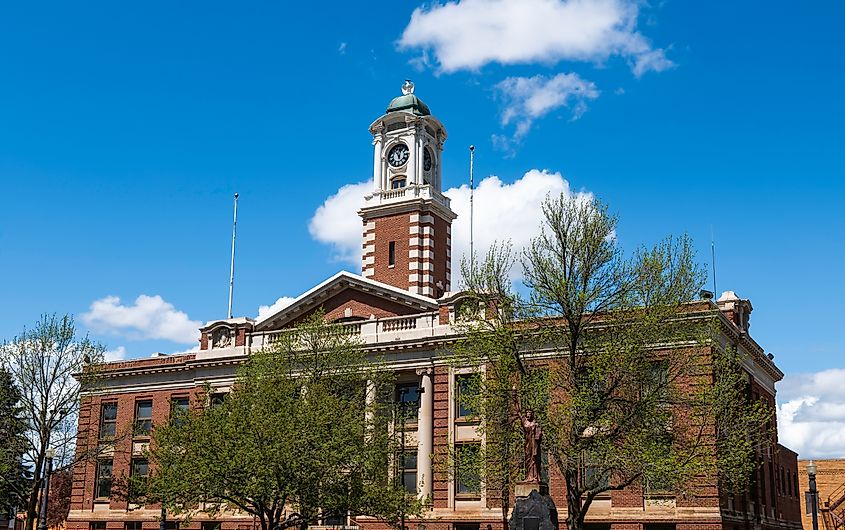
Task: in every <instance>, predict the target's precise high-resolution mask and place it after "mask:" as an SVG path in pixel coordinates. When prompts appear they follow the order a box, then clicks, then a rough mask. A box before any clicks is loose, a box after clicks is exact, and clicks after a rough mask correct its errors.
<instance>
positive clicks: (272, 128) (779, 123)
mask: <svg viewBox="0 0 845 530" xmlns="http://www.w3.org/2000/svg"><path fill="white" fill-rule="evenodd" d="M705 7H706V8H705ZM517 15H519V16H517ZM532 17H533V18H532ZM843 17H845V6H843V4H842V3H840V2H834V1H828V2H813V3H791V2H790V3H787V2H756V1H755V2H711V3H708V4H707V5H706V6H704V5H700V4H694V3H690V2H681V1H678V0H670V1H666V2H654V3H652V4H651V5H647V4H645V3H639V2H634V1H633V0H600V1H595V2H589V1H580V2H579V1H576V0H569V1H567V2H562V1H561V2H559V1H556V0H530V1H529V0H524V1H523V2H503V1H500V2H488V1H484V0H469V1H467V0H464V1H463V2H462V3H460V4H449V5H448V6H446V7H444V6H443V5H441V4H417V3H415V2H395V1H393V2H367V3H366V4H361V3H353V2H342V3H331V2H329V3H326V2H323V3H320V4H319V5H318V6H316V7H310V6H309V5H307V4H293V3H280V2H272V3H271V2H266V3H254V2H249V3H244V2H239V3H224V2H179V3H173V2H147V3H144V4H143V5H141V4H138V5H131V4H126V3H113V2H111V3H107V2H101V3H97V2H89V3H83V4H79V3H75V4H67V3H59V2H55V3H51V2H44V3H39V4H37V5H35V4H32V3H7V4H4V5H3V6H0V79H2V82H0V181H2V184H3V191H4V192H5V200H4V204H3V207H2V208H0V277H2V278H3V288H2V293H3V295H2V300H3V302H4V303H3V304H0V313H1V314H0V317H2V318H0V338H11V337H12V336H13V335H14V334H16V333H17V332H19V331H20V330H21V329H22V328H23V327H24V326H27V325H31V324H32V323H34V322H35V321H36V320H37V318H38V316H39V315H40V314H41V313H43V312H58V313H73V314H75V315H77V317H78V318H79V319H80V325H81V326H82V327H83V328H86V327H87V328H89V329H90V332H91V334H92V335H93V336H94V337H96V338H97V339H99V340H101V341H103V342H104V343H105V344H107V345H108V347H109V348H110V349H111V350H115V351H119V352H120V353H121V354H122V355H124V356H127V357H135V356H146V355H149V354H150V353H151V352H152V351H164V352H173V351H179V350H185V349H190V348H191V347H193V344H192V343H191V342H190V341H191V335H190V332H187V333H186V332H185V329H191V326H192V325H193V324H192V323H193V322H195V321H206V320H211V319H216V318H222V317H225V311H226V302H227V289H228V273H229V252H230V248H229V244H230V237H231V233H230V230H231V206H232V205H231V201H232V194H233V193H234V192H235V191H237V192H239V193H240V195H241V202H240V211H239V233H238V259H237V278H236V288H235V304H234V306H235V313H236V314H241V315H247V316H255V315H256V314H257V313H258V309H259V306H261V305H270V304H272V303H273V302H275V301H276V300H277V299H278V298H280V297H284V296H296V295H298V294H299V293H301V292H303V291H305V290H307V289H308V288H309V287H311V286H313V285H314V284H316V283H318V282H320V281H322V280H323V279H325V278H327V277H329V276H331V275H332V274H333V273H334V272H336V271H337V270H338V269H341V268H344V269H347V270H352V271H353V272H357V270H358V269H357V267H356V266H355V264H354V263H350V262H349V260H348V258H349V248H350V247H349V245H350V242H349V241H350V236H349V228H348V227H346V228H345V232H344V227H345V225H347V224H348V223H346V221H345V220H348V219H349V215H350V213H349V210H350V208H351V207H350V204H352V203H353V202H355V200H357V199H356V197H357V196H356V195H355V194H356V193H359V192H360V191H361V190H362V189H363V188H362V187H360V186H359V187H354V186H353V187H350V188H347V189H346V194H347V196H346V197H345V198H344V196H343V194H341V195H340V196H338V195H336V194H338V190H339V189H341V187H342V186H344V185H354V184H357V183H360V182H362V181H366V180H367V178H368V177H369V175H371V171H372V170H371V164H372V152H371V145H370V141H371V138H370V135H369V133H368V132H367V127H368V125H369V124H370V123H371V122H372V121H373V120H374V119H375V118H377V117H378V116H379V115H380V114H381V113H382V112H383V110H384V108H385V106H386V105H387V103H388V102H389V101H390V99H391V98H392V97H394V96H396V95H398V94H399V87H400V85H401V83H402V81H403V80H404V79H405V78H411V79H413V80H414V82H415V83H416V86H417V94H418V95H419V96H420V97H421V98H422V99H424V100H425V102H426V103H427V104H428V105H429V106H430V107H431V109H432V111H433V112H434V114H435V115H437V116H438V117H439V118H440V119H441V120H442V121H443V122H444V124H445V126H446V128H447V129H448V131H449V135H450V136H449V139H448V141H447V142H446V146H445V160H444V172H443V174H444V181H445V182H444V188H447V189H449V188H457V187H459V186H461V185H462V184H465V182H466V180H467V154H468V153H467V146H468V145H469V144H475V145H476V175H477V177H478V179H479V180H481V179H482V178H483V177H485V176H488V175H496V176H497V179H491V180H488V181H487V182H486V185H487V186H488V190H489V194H488V195H482V194H480V195H479V196H478V197H477V198H478V199H479V200H481V201H484V200H487V204H486V206H485V205H484V204H483V203H482V204H479V203H476V204H477V205H478V207H479V208H480V209H481V210H484V209H485V208H486V209H487V211H488V212H493V211H494V210H495V208H494V207H495V205H496V204H498V203H499V201H500V200H501V198H502V197H510V198H514V197H516V198H522V197H526V199H525V201H524V202H525V204H523V206H522V207H521V208H520V205H519V204H515V205H513V207H514V208H515V209H516V210H515V211H514V212H513V213H512V214H509V215H508V216H506V217H509V218H512V219H514V223H515V224H518V222H523V225H524V226H521V228H519V230H521V232H519V233H515V234H514V237H515V238H516V239H517V240H519V238H523V239H524V238H526V237H528V235H529V234H528V233H527V232H526V230H529V231H530V228H529V229H525V226H528V227H532V226H534V224H533V220H534V217H532V216H535V215H536V212H535V211H534V210H536V208H532V207H530V206H531V205H532V204H534V203H532V202H531V200H536V198H537V197H539V196H541V195H542V194H543V193H544V191H545V190H547V189H552V190H554V191H560V190H568V191H571V192H583V193H592V194H595V195H596V196H598V197H600V198H601V199H603V200H604V201H606V202H608V203H609V204H610V206H611V208H612V210H614V211H615V212H616V213H618V215H619V217H620V227H619V230H618V234H619V239H620V242H621V243H622V244H623V245H624V246H625V247H626V248H633V247H635V246H637V245H639V244H650V243H653V242H655V241H657V240H658V239H660V238H661V237H663V236H664V235H666V234H670V233H681V232H688V233H689V234H690V235H691V236H692V237H693V238H694V240H695V241H696V243H697V247H698V248H699V256H700V258H701V260H702V261H703V262H709V254H710V234H711V227H712V230H713V233H714V234H715V238H716V251H717V282H718V290H719V291H722V290H727V289H731V290H734V291H736V292H737V293H738V294H739V295H740V296H742V297H747V298H750V299H751V300H752V302H753V304H754V314H753V316H752V328H751V332H752V335H753V336H754V337H755V338H756V340H757V341H758V342H759V343H760V344H761V345H762V346H763V347H764V348H765V349H766V350H767V351H771V352H773V353H774V354H775V356H776V361H777V363H778V365H779V366H780V367H781V368H782V369H783V370H784V372H786V373H787V374H788V377H787V381H785V382H784V384H783V385H782V390H781V393H782V395H783V396H784V403H786V402H787V401H788V402H789V403H791V404H792V406H794V408H795V410H796V411H797V412H789V411H787V412H789V413H790V414H793V415H794V418H793V419H794V420H795V423H796V424H797V423H799V422H800V420H801V418H802V416H801V414H803V413H806V414H805V416H806V418H805V419H806V422H805V423H806V425H805V426H804V427H805V428H806V429H805V431H802V432H803V434H801V435H800V437H799V435H798V434H796V435H795V436H796V438H794V440H797V441H794V443H795V444H805V445H806V447H808V448H815V449H809V450H816V452H817V454H834V453H836V454H838V453H837V451H838V452H839V453H842V454H839V456H845V412H842V410H845V395H843V394H842V390H841V389H837V388H836V387H837V386H841V385H828V386H830V387H831V388H830V389H829V394H824V395H823V392H822V391H821V390H808V388H810V389H812V388H816V387H819V385H812V384H810V385H809V387H808V386H807V384H808V383H807V381H810V382H812V381H814V380H815V379H813V378H817V377H822V378H823V377H825V376H829V375H830V374H838V373H839V372H837V371H836V370H838V369H843V368H845V361H843V360H842V359H843V354H845V326H842V325H841V315H842V311H841V309H840V307H841V303H842V302H841V301H842V300H843V299H845V287H843V282H842V281H841V276H840V274H839V273H840V270H841V267H842V263H843V262H845V250H843V236H842V233H843V228H845V226H844V225H845V222H843V219H845V216H843V212H842V203H843V200H844V199H845V161H843V145H844V144H845V97H843V94H845V53H843V52H845V37H843V35H842V32H841V27H840V24H839V22H840V21H841V20H842V19H843ZM517 20H528V21H531V20H533V21H534V24H536V27H534V26H531V25H530V24H529V27H528V28H527V29H526V26H525V25H524V24H523V26H522V27H519V26H518V25H517V26H514V24H515V22H514V21H517ZM607 21H610V22H607ZM508 24H510V25H511V27H508ZM602 24H604V25H602ZM491 28H498V29H496V30H491ZM503 28H504V29H503ZM497 32H499V33H497ZM532 170H535V171H533V173H532ZM544 186H545V187H544ZM464 191H465V190H464ZM460 193H461V192H460V190H456V191H455V194H456V195H460ZM350 194H351V195H352V199H354V200H351V199H350V198H349V195H350ZM333 196H334V199H330V198H332V197H333ZM485 197H486V199H485ZM327 200H328V202H326V201H327ZM456 202H460V201H459V200H457V199H456ZM515 202H519V201H515ZM324 203H325V204H326V208H325V209H324V211H325V212H327V217H326V218H325V219H324V220H323V221H322V222H323V223H324V224H325V226H319V224H320V223H319V222H312V218H314V215H315V212H316V211H317V209H318V208H319V207H320V206H321V205H323V204H324ZM526 204H527V205H528V206H525V205H526ZM353 206H354V205H353ZM344 208H345V210H344ZM353 213H354V212H353ZM329 214H330V215H329ZM335 214H337V216H336V217H333V216H334V215H335ZM481 215H482V218H483V215H484V214H483V213H482V214H481ZM489 215H491V216H493V214H492V213H489ZM353 217H354V216H353ZM499 217H501V216H499ZM492 218H493V217H491V219H492ZM353 222H354V219H353ZM499 222H501V221H499ZM315 223H316V224H315ZM357 229H358V226H357V225H355V227H354V230H353V232H355V231H357ZM507 230H508V227H498V226H494V227H493V229H491V232H493V233H495V234H496V235H497V236H500V235H501V234H502V233H503V232H507ZM514 230H516V229H514ZM491 237H493V236H491ZM327 243H328V244H327ZM352 244H354V241H353V243H352ZM344 245H345V246H344ZM344 257H345V258H347V259H346V260H344ZM142 295H145V296H146V298H142V299H141V300H140V301H138V300H137V299H138V297H139V296H142ZM118 299H119V300H118ZM92 304H93V306H92ZM86 314H88V315H89V317H88V318H87V319H86V318H85V315H86ZM92 314H95V315H96V317H97V318H94V317H91V315H92ZM85 322H88V326H86V324H85ZM186 335H187V337H188V338H187V339H186V338H185V337H186ZM172 339H176V340H172ZM121 348H122V349H121ZM842 375H845V372H842ZM790 376H791V377H792V379H790ZM802 378H803V379H802ZM834 379H835V378H834ZM799 383H800V384H799ZM821 386H824V385H821ZM825 388H827V387H825ZM814 392H815V393H814ZM837 392H838V394H837ZM834 394H835V395H834ZM811 398H816V400H817V402H818V403H819V404H823V403H828V404H832V405H831V406H833V407H834V408H833V409H831V410H840V412H838V413H835V412H830V413H827V414H826V415H824V414H823V415H822V416H823V418H822V419H819V418H818V417H817V416H819V411H820V410H821V408H820V405H813V403H816V402H813V403H809V402H810V401H812V399H811ZM808 403H809V404H808ZM814 406H815V408H813V407H814ZM802 407H803V408H802ZM836 407H840V408H839V409H837V408H836ZM790 410H792V409H790ZM802 411H804V412H802ZM808 411H815V414H816V416H813V415H812V414H810V412H808ZM837 414H838V415H837ZM825 418H827V419H825ZM813 422H816V423H813ZM818 422H821V423H824V424H825V425H826V427H825V428H828V431H826V432H829V437H828V438H826V441H824V442H818V445H817V446H814V445H813V442H812V438H813V436H810V434H808V433H809V432H810V431H812V430H813V429H815V428H817V427H818V428H820V427H819V425H820V424H819V423H818ZM825 422H826V423H825ZM831 422H832V423H831ZM831 425H832V427H831ZM795 432H798V430H796V431H795ZM831 451H833V452H831Z"/></svg>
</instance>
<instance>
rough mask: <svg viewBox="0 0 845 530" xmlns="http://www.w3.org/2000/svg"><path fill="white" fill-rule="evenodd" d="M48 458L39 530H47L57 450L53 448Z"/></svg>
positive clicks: (47, 453) (48, 453)
mask: <svg viewBox="0 0 845 530" xmlns="http://www.w3.org/2000/svg"><path fill="white" fill-rule="evenodd" d="M45 456H46V457H47V463H46V464H45V466H46V471H45V473H44V486H43V487H42V489H41V514H40V515H41V517H40V519H39V520H38V530H47V498H48V497H49V496H50V473H52V472H53V457H55V456H56V450H55V449H53V448H52V447H51V448H50V449H47V452H46V453H45Z"/></svg>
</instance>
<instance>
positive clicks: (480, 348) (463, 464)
mask: <svg viewBox="0 0 845 530" xmlns="http://www.w3.org/2000/svg"><path fill="white" fill-rule="evenodd" d="M513 264H514V258H513V254H512V250H511V246H510V244H494V245H492V246H491V247H490V249H489V250H488V253H487V255H486V256H485V258H484V260H482V262H481V263H475V262H474V261H473V260H464V261H462V262H461V273H462V276H463V278H464V284H465V291H466V295H465V298H464V300H462V301H461V303H460V305H459V306H458V311H457V319H456V327H457V328H458V329H459V330H460V331H461V332H462V335H463V339H461V340H459V341H458V342H456V343H455V345H454V346H453V348H452V354H453V357H452V359H451V362H452V364H453V365H455V366H484V368H485V369H484V372H483V374H481V373H476V374H473V375H472V376H465V377H463V378H461V379H460V382H459V385H460V386H461V388H460V389H459V392H458V399H459V405H460V406H461V407H463V408H464V409H466V410H468V411H471V414H472V416H474V417H475V419H477V420H478V427H477V429H478V432H479V434H480V435H482V436H483V437H484V440H485V443H484V444H483V445H482V447H481V448H480V449H479V450H478V451H476V452H474V453H472V454H469V455H467V454H465V452H464V454H457V453H455V452H454V451H453V452H451V453H450V454H448V455H445V458H444V457H443V456H441V457H440V459H439V460H440V462H439V464H440V467H441V468H443V467H445V468H447V469H450V470H452V472H453V473H454V474H455V475H456V476H457V477H458V479H459V480H460V481H461V482H463V483H466V484H469V485H471V486H472V487H482V486H483V487H485V488H486V489H487V491H488V497H489V498H491V499H495V501H496V504H498V505H499V508H500V509H501V517H502V527H503V528H504V530H507V528H508V514H509V512H510V508H511V505H510V498H511V495H512V494H513V491H514V485H515V484H516V482H518V481H519V480H521V479H522V472H523V468H524V462H523V459H522V454H523V437H522V431H521V429H520V428H519V427H518V425H517V422H516V421H515V419H516V418H515V416H514V408H513V405H514V403H513V397H512V388H513V385H514V383H515V381H517V380H518V379H517V378H519V377H520V375H522V376H524V378H523V379H522V390H523V392H522V393H523V395H524V396H525V400H526V403H527V404H529V406H531V407H532V408H535V409H536V408H539V406H540V403H538V402H536V399H535V398H536V397H538V396H543V395H544V394H545V393H546V389H545V387H544V384H543V383H544V381H543V380H542V378H538V377H532V376H535V375H542V374H540V373H539V372H531V374H530V375H529V373H528V371H526V368H525V366H523V364H522V357H521V354H520V352H522V351H525V350H526V349H528V348H529V343H530V337H528V336H526V335H525V334H524V333H522V332H521V330H520V327H519V323H520V322H527V321H529V320H530V319H531V317H532V314H531V312H530V311H529V307H528V306H527V305H526V304H525V303H524V301H523V300H521V299H520V298H519V296H518V294H517V293H516V292H514V290H513V287H512V284H511V282H510V279H509V276H508V275H509V273H510V270H511V268H512V267H513ZM481 469H483V473H482V472H480V470H481ZM482 479H483V480H482Z"/></svg>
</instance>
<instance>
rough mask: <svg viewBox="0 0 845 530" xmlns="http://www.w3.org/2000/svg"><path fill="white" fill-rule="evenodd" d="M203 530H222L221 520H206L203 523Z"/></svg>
mask: <svg viewBox="0 0 845 530" xmlns="http://www.w3.org/2000/svg"><path fill="white" fill-rule="evenodd" d="M202 530H220V522H219V521H206V522H204V523H202Z"/></svg>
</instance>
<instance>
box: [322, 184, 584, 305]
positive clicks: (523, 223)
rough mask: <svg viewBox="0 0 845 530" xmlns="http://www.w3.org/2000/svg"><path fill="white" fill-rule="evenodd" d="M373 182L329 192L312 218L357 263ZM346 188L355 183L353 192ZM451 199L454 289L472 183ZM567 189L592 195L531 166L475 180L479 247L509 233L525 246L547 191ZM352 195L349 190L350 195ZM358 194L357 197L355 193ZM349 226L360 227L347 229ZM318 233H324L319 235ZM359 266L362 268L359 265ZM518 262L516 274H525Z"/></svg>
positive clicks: (325, 238) (464, 250)
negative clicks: (509, 179)
mask: <svg viewBox="0 0 845 530" xmlns="http://www.w3.org/2000/svg"><path fill="white" fill-rule="evenodd" d="M371 186H372V182H369V181H368V182H362V183H360V184H354V185H352V186H344V187H343V188H341V189H340V191H339V192H338V193H337V194H335V195H333V196H332V197H329V199H327V200H326V202H325V203H323V205H322V206H320V208H318V209H317V212H316V213H315V214H314V217H313V218H312V219H311V234H312V235H313V236H314V238H315V239H317V240H318V241H320V242H322V243H327V244H330V245H332V246H333V248H335V249H337V250H338V256H339V257H341V258H342V259H343V261H346V262H348V263H350V264H352V265H354V266H356V267H359V266H360V263H361V230H360V228H359V227H360V226H361V224H360V223H361V221H360V218H359V217H358V215H357V213H356V212H357V211H358V208H360V207H361V205H362V204H363V196H364V194H365V193H366V192H368V191H369V190H370V189H371ZM347 188H354V189H355V190H356V191H355V193H354V194H352V193H351V192H349V190H348V189H347ZM444 193H445V194H446V195H447V196H448V197H449V198H451V199H452V209H453V210H454V211H455V213H457V214H458V218H457V219H456V220H455V221H454V222H453V223H452V271H453V273H452V274H453V281H452V285H453V289H456V288H457V287H458V286H459V285H460V270H459V268H460V263H461V258H462V257H463V255H464V254H468V253H469V186H468V185H463V186H461V187H459V188H452V189H449V190H446V191H445V192H444ZM549 193H551V194H553V195H556V194H559V193H565V194H567V195H577V196H583V197H589V196H591V194H589V193H586V192H573V191H572V190H571V188H570V186H569V182H567V181H566V180H565V179H564V178H563V176H562V175H561V174H560V173H552V172H549V171H546V170H542V171H541V170H538V169H532V170H530V171H528V172H527V173H525V174H524V175H523V176H522V177H521V178H519V179H518V180H516V181H515V182H513V183H510V184H508V183H505V182H502V180H501V179H499V177H497V176H490V177H487V178H485V179H483V180H482V181H481V182H480V183H478V184H477V185H476V189H475V197H474V217H475V219H474V223H473V237H474V244H475V252H476V254H477V255H480V256H483V255H484V253H485V252H486V250H487V248H489V246H490V245H491V244H492V243H493V242H494V241H504V240H507V239H510V240H511V242H512V244H513V247H514V252H515V253H517V252H521V250H522V249H523V248H525V246H526V245H527V244H528V243H529V242H530V240H531V238H532V237H534V236H536V235H537V233H538V230H539V227H540V220H541V218H542V211H541V208H540V205H541V203H542V201H543V199H544V198H545V197H546V195H547V194H549ZM347 195H348V196H347ZM353 195H354V197H353ZM345 226H354V227H356V229H355V230H354V231H352V230H345V229H344V227H345ZM316 234H320V237H317V235H316ZM356 270H357V269H356ZM521 273H522V270H521V269H520V268H519V266H517V267H516V268H515V269H514V274H515V276H517V277H518V276H519V275H521Z"/></svg>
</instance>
